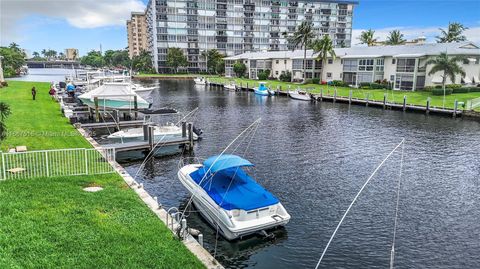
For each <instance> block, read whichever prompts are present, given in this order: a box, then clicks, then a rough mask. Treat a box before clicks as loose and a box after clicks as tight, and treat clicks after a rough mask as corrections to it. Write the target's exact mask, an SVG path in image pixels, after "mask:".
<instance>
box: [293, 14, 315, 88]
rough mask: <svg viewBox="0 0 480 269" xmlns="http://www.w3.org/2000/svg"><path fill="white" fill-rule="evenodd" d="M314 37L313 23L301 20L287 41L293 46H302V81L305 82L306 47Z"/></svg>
mask: <svg viewBox="0 0 480 269" xmlns="http://www.w3.org/2000/svg"><path fill="white" fill-rule="evenodd" d="M314 37H315V32H314V31H313V23H311V22H308V21H303V22H302V23H301V24H300V25H299V26H298V28H297V30H296V31H295V33H293V36H292V37H291V38H289V39H288V41H289V42H290V43H291V44H293V45H294V46H295V48H297V47H300V48H303V82H305V78H306V71H307V66H306V62H307V60H306V59H307V47H308V45H309V44H310V42H311V41H312V39H313V38H314Z"/></svg>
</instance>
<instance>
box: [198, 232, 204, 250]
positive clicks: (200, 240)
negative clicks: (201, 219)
mask: <svg viewBox="0 0 480 269" xmlns="http://www.w3.org/2000/svg"><path fill="white" fill-rule="evenodd" d="M198 243H199V244H200V246H202V247H203V234H199V235H198Z"/></svg>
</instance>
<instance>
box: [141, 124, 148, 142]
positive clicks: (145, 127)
mask: <svg viewBox="0 0 480 269" xmlns="http://www.w3.org/2000/svg"><path fill="white" fill-rule="evenodd" d="M142 127H143V140H144V141H148V124H146V123H144V124H143V126H142Z"/></svg>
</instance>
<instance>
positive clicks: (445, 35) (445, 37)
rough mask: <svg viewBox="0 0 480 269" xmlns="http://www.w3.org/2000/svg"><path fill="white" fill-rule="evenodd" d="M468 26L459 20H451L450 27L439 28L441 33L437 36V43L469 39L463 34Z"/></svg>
mask: <svg viewBox="0 0 480 269" xmlns="http://www.w3.org/2000/svg"><path fill="white" fill-rule="evenodd" d="M467 29H468V28H467V27H465V26H463V24H461V23H458V22H451V23H449V24H448V29H447V30H444V29H442V28H439V30H440V31H441V35H440V36H437V37H436V38H437V43H452V42H460V41H465V40H467V37H465V36H464V35H463V31H465V30H467Z"/></svg>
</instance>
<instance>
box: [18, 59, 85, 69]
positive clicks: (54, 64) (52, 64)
mask: <svg viewBox="0 0 480 269" xmlns="http://www.w3.org/2000/svg"><path fill="white" fill-rule="evenodd" d="M27 66H28V68H69V69H72V68H81V67H83V66H82V65H81V64H80V62H79V61H33V60H28V61H27Z"/></svg>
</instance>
